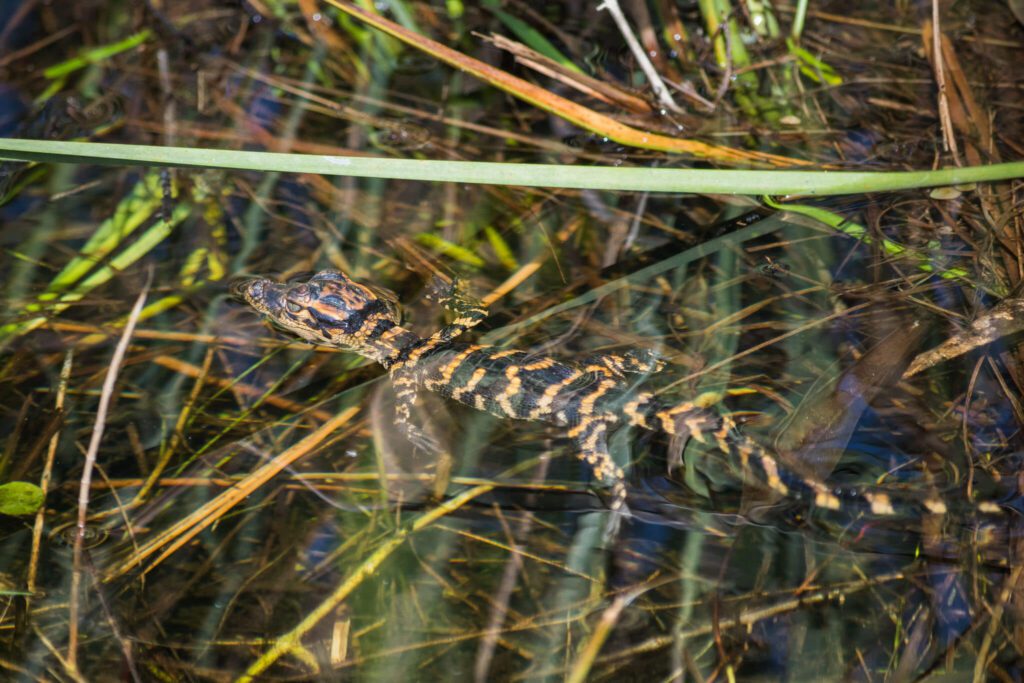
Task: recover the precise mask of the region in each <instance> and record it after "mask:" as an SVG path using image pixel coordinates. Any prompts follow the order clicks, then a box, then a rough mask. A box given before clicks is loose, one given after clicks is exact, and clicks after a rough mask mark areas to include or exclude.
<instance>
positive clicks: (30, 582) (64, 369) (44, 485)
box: [25, 349, 75, 603]
mask: <svg viewBox="0 0 1024 683" xmlns="http://www.w3.org/2000/svg"><path fill="white" fill-rule="evenodd" d="M74 357H75V354H74V351H73V350H72V349H68V352H67V355H65V356H64V364H63V365H62V366H61V368H60V384H59V385H58V386H57V400H56V401H55V402H54V406H53V408H54V410H55V411H56V412H57V414H58V415H59V414H60V413H62V412H63V411H64V398H65V397H66V396H67V393H68V379H69V378H70V377H71V366H72V363H73V362H74ZM59 443H60V429H58V430H57V431H55V432H54V433H53V436H52V437H50V445H49V447H48V448H47V451H46V462H45V463H44V464H43V475H42V476H41V477H40V478H39V488H40V489H42V491H43V504H42V505H40V506H39V512H37V513H36V519H35V524H33V526H32V550H31V551H30V553H29V560H28V578H27V580H26V581H25V590H27V591H28V592H29V593H35V592H36V573H37V572H38V568H39V548H40V546H41V545H42V538H43V524H44V522H45V521H46V494H47V492H48V491H49V490H50V480H51V478H52V476H53V459H54V457H55V456H56V454H57V444H59ZM31 599H32V598H31V596H29V597H28V598H26V599H25V601H26V603H27V602H28V601H29V600H31Z"/></svg>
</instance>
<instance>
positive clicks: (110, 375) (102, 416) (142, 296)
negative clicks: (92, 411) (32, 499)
mask: <svg viewBox="0 0 1024 683" xmlns="http://www.w3.org/2000/svg"><path fill="white" fill-rule="evenodd" d="M152 277H153V274H152V271H150V275H149V277H148V278H147V279H146V284H145V286H143V288H142V291H141V292H140V293H139V296H138V298H137V299H136V300H135V305H133V306H132V311H131V313H130V314H129V316H128V321H127V322H126V323H125V326H124V332H123V333H122V334H121V339H120V340H118V342H117V346H116V347H115V348H114V355H113V357H112V358H111V359H110V367H109V368H107V376H106V377H104V378H103V389H102V390H101V392H100V400H99V405H98V406H97V408H96V423H95V426H94V427H93V429H92V437H91V438H90V439H89V448H88V449H87V450H86V452H85V464H84V465H83V466H82V479H81V483H80V485H79V489H78V528H77V533H75V544H74V551H73V556H72V557H73V560H72V562H73V563H72V571H71V590H70V596H69V604H68V656H67V660H68V664H69V665H70V666H71V668H72V669H77V668H78V667H77V656H78V655H77V651H78V593H79V588H80V586H81V581H82V539H84V538H85V524H86V519H87V517H88V514H89V493H90V489H91V488H92V471H93V468H94V467H95V465H96V456H97V454H98V453H99V450H100V441H102V440H103V431H104V429H105V428H106V425H107V412H108V411H109V410H110V403H111V401H112V400H113V398H114V385H115V384H116V383H117V375H118V373H119V372H120V371H121V364H122V363H123V362H124V356H125V354H126V353H127V352H128V342H129V341H130V340H131V338H132V331H133V330H134V329H135V323H136V322H138V320H139V315H140V314H141V313H142V307H143V306H144V305H145V304H146V296H147V295H148V294H149V286H150V283H151V281H152Z"/></svg>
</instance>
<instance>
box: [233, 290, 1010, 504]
mask: <svg viewBox="0 0 1024 683" xmlns="http://www.w3.org/2000/svg"><path fill="white" fill-rule="evenodd" d="M235 293H236V294H237V295H238V296H240V297H241V298H243V299H244V300H245V301H246V302H248V303H249V304H250V305H251V306H252V307H253V308H255V309H256V310H257V311H259V312H260V313H262V314H263V315H265V316H267V317H268V318H269V319H270V320H271V321H273V322H274V323H275V324H276V325H277V326H279V327H281V328H284V329H285V330H286V331H288V332H291V333H292V334H294V335H297V336H298V337H301V338H302V339H305V340H308V341H310V342H312V343H313V344H318V345H321V346H330V347H335V348H340V349H346V350H350V351H354V352H356V353H358V354H360V355H362V356H365V357H366V358H370V359H372V360H375V361H377V362H378V363H380V364H381V365H382V366H384V368H385V369H386V370H387V371H388V373H389V374H390V376H391V380H392V383H393V384H394V388H395V394H396V424H397V425H398V427H399V428H401V429H402V431H403V432H404V433H405V434H406V436H407V437H408V438H409V440H410V441H411V442H412V443H413V444H415V445H417V446H419V447H421V448H424V449H427V450H432V451H435V452H436V451H437V445H436V444H435V443H434V442H433V440H432V439H431V438H430V437H429V436H427V435H426V434H425V433H424V432H423V431H422V430H421V429H420V428H419V427H417V426H416V425H415V424H414V423H413V422H412V411H413V408H414V406H415V403H416V397H417V394H418V392H420V391H421V390H424V389H425V390H427V391H432V392H435V393H438V394H440V395H442V396H444V397H446V398H449V399H452V400H455V401H458V402H459V403H464V404H465V405H468V406H472V407H473V408H476V409H477V410H482V411H486V412H488V413H491V414H492V415H497V416H499V417H508V418H514V419H517V420H535V421H540V422H546V423H549V424H553V425H556V426H557V427H559V428H561V429H563V430H564V431H565V434H566V436H568V437H570V438H571V439H572V440H573V441H574V442H575V447H576V453H577V455H578V457H579V458H580V459H581V460H583V461H584V462H586V463H587V464H588V465H589V466H590V468H591V469H592V470H593V473H594V475H595V476H596V477H597V478H598V479H600V480H602V481H604V482H605V483H606V484H607V485H608V486H609V487H610V488H611V504H610V507H611V509H612V511H613V512H620V511H623V510H624V507H625V502H626V485H625V477H624V474H623V471H622V468H620V467H619V466H618V465H617V464H616V463H615V461H614V460H613V459H612V457H611V454H610V453H609V451H608V434H609V432H611V431H612V430H613V429H615V428H616V427H619V426H621V425H623V424H626V425H634V426H637V427H643V428H644V429H650V430H660V431H662V432H666V433H668V434H671V435H677V436H684V437H691V438H694V439H697V440H698V441H700V442H702V443H703V442H705V440H706V439H707V438H711V439H713V440H714V443H715V445H716V446H717V447H718V449H720V450H721V451H722V452H723V453H726V454H729V455H731V456H733V457H735V458H738V459H739V461H740V464H741V465H742V467H743V471H744V472H750V473H752V475H753V477H754V479H755V481H756V482H758V483H759V484H761V485H764V486H767V487H768V488H769V489H771V490H772V491H775V492H777V493H779V494H781V495H783V496H787V497H789V498H790V499H797V500H802V501H806V502H808V503H811V504H813V505H816V506H819V507H821V508H825V509H829V510H839V509H840V508H841V505H842V502H843V501H854V502H856V503H859V505H857V506H856V507H866V508H867V509H869V510H870V511H871V513H873V514H875V515H879V516H888V515H894V514H896V513H897V512H898V509H899V508H903V507H913V508H917V509H918V511H919V512H925V511H926V512H928V513H932V514H940V515H941V514H944V513H945V512H946V505H945V503H943V501H942V500H940V499H938V498H932V497H926V498H920V497H916V498H915V497H913V496H911V495H908V494H905V493H901V492H896V491H888V492H887V491H883V490H881V489H836V490H832V489H831V488H830V487H829V486H828V485H826V484H825V483H824V482H822V481H820V480H818V479H815V478H813V477H808V476H801V475H799V474H797V473H795V472H793V471H792V470H790V469H788V468H786V467H785V466H783V465H782V463H780V462H779V461H778V460H777V459H776V458H775V457H774V456H773V455H772V454H771V453H769V452H768V451H766V450H765V449H764V448H762V447H761V446H760V445H758V444H757V443H755V442H754V441H752V440H751V439H749V438H748V437H745V436H743V435H742V434H740V433H739V432H738V431H737V429H736V425H735V423H734V422H733V420H732V419H731V418H730V417H728V416H725V415H718V414H716V413H714V412H711V411H709V410H706V409H704V408H701V407H698V406H696V405H694V404H693V403H690V402H684V403H680V404H677V405H666V404H665V403H663V402H661V401H659V400H658V399H657V398H656V397H655V396H654V394H652V393H649V392H636V391H634V390H633V386H632V385H633V382H631V381H630V380H629V378H628V377H627V375H628V374H630V373H640V372H655V371H657V370H659V369H660V368H661V363H660V362H659V361H658V360H657V359H655V358H653V357H650V356H645V355H644V354H642V353H637V354H626V355H621V356H619V355H598V356H591V357H588V358H586V359H585V360H583V361H581V362H567V361H561V360H556V359H555V358H552V357H550V356H543V355H537V354H533V353H530V352H528V351H514V350H509V349H502V348H498V347H494V346H482V345H477V344H468V343H465V342H457V341H454V339H455V338H456V337H458V336H459V335H460V334H462V333H463V332H465V331H466V330H468V329H469V328H471V327H473V326H474V325H476V324H478V323H479V322H480V321H481V320H483V319H484V318H485V317H486V315H487V310H486V309H485V308H484V307H483V305H482V304H481V303H480V302H478V301H475V300H473V299H470V298H469V297H467V296H465V295H464V294H462V293H461V292H460V291H459V290H458V288H456V287H452V288H451V289H450V291H448V292H446V293H445V294H444V295H443V298H442V303H443V304H444V305H445V307H446V308H447V309H448V310H449V311H450V312H451V313H452V315H453V317H454V320H453V321H452V322H451V323H450V324H448V325H445V326H444V327H442V328H441V329H440V330H438V331H437V332H435V333H434V334H432V335H430V336H429V337H426V338H422V337H420V336H418V335H416V334H414V333H412V332H410V331H409V330H407V329H405V328H404V327H402V326H401V325H400V322H401V313H400V309H399V305H398V301H397V297H396V296H395V294H394V293H392V292H389V291H387V290H382V289H378V288H376V287H373V286H370V285H366V284H361V283H359V282H356V281H355V280H352V279H351V278H349V277H348V276H347V275H345V274H344V273H341V272H338V271H333V270H325V271H322V272H320V273H317V274H316V275H314V276H313V277H312V278H311V279H310V280H309V281H308V282H305V283H293V284H278V283H276V282H273V281H271V280H266V279H255V280H247V281H244V282H241V283H239V284H238V285H236V287H235ZM984 508H989V509H984ZM978 509H979V510H980V511H982V512H997V511H998V507H997V506H995V505H994V504H991V503H989V504H982V505H979V506H978Z"/></svg>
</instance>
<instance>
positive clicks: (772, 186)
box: [0, 138, 1024, 196]
mask: <svg viewBox="0 0 1024 683" xmlns="http://www.w3.org/2000/svg"><path fill="white" fill-rule="evenodd" d="M0 159H9V160H13V161H37V162H47V163H78V164H86V163H88V164H106V165H114V166H178V167H182V168H228V169H245V170H252V171H280V172H284V173H320V174H322V175H340V176H350V177H356V178H402V179H404V180H426V181H433V182H456V183H487V184H492V185H521V186H524V187H548V188H550V187H565V188H578V189H594V190H598V189H602V190H636V191H642V192H705V193H714V194H752V195H762V194H773V195H786V194H809V195H817V196H824V195H837V194H860V193H862V192H881V191H893V190H906V189H910V188H917V187H935V186H938V185H955V184H957V183H978V182H988V181H997V180H1009V179H1011V178H1021V177H1024V161H1016V162H1010V163H1004V164H992V165H989V166H969V167H966V168H943V169H939V170H937V171H900V172H878V171H827V170H821V171H781V170H780V171H732V170H717V169H704V168H639V167H612V166H579V165H571V164H566V165H559V164H509V163H494V162H472V161H439V160H434V159H423V160H420V159H383V158H376V157H343V156H325V155H317V154H281V153H275V152H248V151H245V152H242V151H234V150H222V149H202V148H195V147H161V146H147V145H115V144H109V143H99V142H63V141H58V140H18V139H14V138H0Z"/></svg>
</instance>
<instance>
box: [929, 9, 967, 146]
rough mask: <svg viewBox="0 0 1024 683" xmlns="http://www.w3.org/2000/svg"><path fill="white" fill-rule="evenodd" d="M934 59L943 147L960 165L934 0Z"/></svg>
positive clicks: (937, 10)
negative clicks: (950, 112)
mask: <svg viewBox="0 0 1024 683" xmlns="http://www.w3.org/2000/svg"><path fill="white" fill-rule="evenodd" d="M932 53H933V54H932V59H933V60H934V61H935V85H936V86H937V87H938V89H939V121H941V122H942V147H943V149H944V150H945V151H947V152H950V153H951V154H952V155H953V161H954V162H955V163H956V164H957V165H958V166H959V165H960V150H959V149H958V148H957V145H956V135H954V133H953V123H952V121H951V120H950V115H949V95H948V94H947V93H946V71H945V69H944V68H943V66H942V34H941V32H940V31H939V3H938V0H932Z"/></svg>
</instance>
